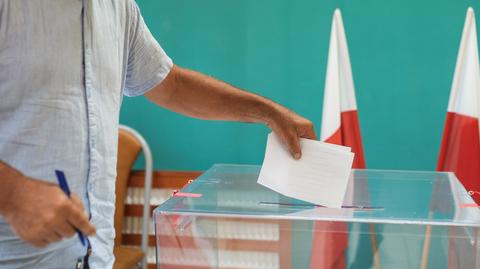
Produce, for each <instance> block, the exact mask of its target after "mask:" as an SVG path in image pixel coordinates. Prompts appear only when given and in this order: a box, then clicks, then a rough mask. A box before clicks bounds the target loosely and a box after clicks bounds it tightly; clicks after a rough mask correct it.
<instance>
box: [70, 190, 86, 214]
mask: <svg viewBox="0 0 480 269" xmlns="http://www.w3.org/2000/svg"><path fill="white" fill-rule="evenodd" d="M70 199H71V200H72V202H73V203H74V204H75V205H76V206H77V207H78V208H80V209H81V210H82V211H83V210H85V207H84V206H83V203H82V200H80V197H78V195H77V194H76V193H72V195H71V196H70Z"/></svg>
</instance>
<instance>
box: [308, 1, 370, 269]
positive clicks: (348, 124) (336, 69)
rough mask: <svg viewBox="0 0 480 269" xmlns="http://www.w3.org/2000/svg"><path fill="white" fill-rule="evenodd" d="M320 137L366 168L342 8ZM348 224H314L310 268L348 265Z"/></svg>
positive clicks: (336, 268)
mask: <svg viewBox="0 0 480 269" xmlns="http://www.w3.org/2000/svg"><path fill="white" fill-rule="evenodd" d="M320 140H321V141H324V142H328V143H332V144H338V145H344V146H348V147H351V148H352V152H354V153H355V159H354V161H353V167H354V168H365V158H364V155H363V147H362V140H361V136H360V127H359V122H358V115H357V104H356V98H355V89H354V85H353V77H352V70H351V66H350V57H349V54H348V47H347V40H346V37H345V30H344V27H343V21H342V15H341V13H340V10H338V9H337V10H335V12H334V15H333V19H332V29H331V34H330V47H329V51H328V64H327V74H326V80H325V93H324V100H323V113H322V127H321V132H320ZM347 247H348V226H347V224H346V223H342V222H316V223H315V225H314V233H313V241H312V255H311V260H310V268H311V269H344V268H346V250H347Z"/></svg>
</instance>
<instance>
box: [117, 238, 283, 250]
mask: <svg viewBox="0 0 480 269" xmlns="http://www.w3.org/2000/svg"><path fill="white" fill-rule="evenodd" d="M160 240H161V242H162V247H169V248H179V246H181V248H198V246H197V244H196V243H195V239H194V238H193V237H191V236H170V235H160ZM212 240H213V238H212ZM141 241H142V236H141V235H140V234H124V235H123V238H122V244H124V245H140V243H141ZM216 242H217V244H218V245H217V247H218V249H223V250H238V251H269V252H279V251H281V250H282V249H283V248H285V247H287V246H284V245H285V244H281V241H263V240H243V239H217V240H216ZM148 245H149V246H151V247H155V246H156V241H155V236H154V235H149V236H148ZM288 247H290V246H288Z"/></svg>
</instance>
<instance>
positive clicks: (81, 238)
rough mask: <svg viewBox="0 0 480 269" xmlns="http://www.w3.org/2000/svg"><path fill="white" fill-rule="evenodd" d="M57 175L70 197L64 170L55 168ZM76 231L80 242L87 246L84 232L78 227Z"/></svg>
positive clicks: (59, 183) (64, 190)
mask: <svg viewBox="0 0 480 269" xmlns="http://www.w3.org/2000/svg"><path fill="white" fill-rule="evenodd" d="M55 175H56V176H57V180H58V185H60V188H61V189H62V191H63V192H64V193H65V194H66V195H67V196H68V198H70V188H68V184H67V179H66V178H65V174H64V173H63V171H59V170H55ZM75 231H77V234H78V237H79V238H80V242H82V245H84V246H85V237H84V236H83V234H82V232H80V230H78V229H77V228H75Z"/></svg>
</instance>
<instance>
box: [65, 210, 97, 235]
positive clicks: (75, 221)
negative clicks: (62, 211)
mask: <svg viewBox="0 0 480 269" xmlns="http://www.w3.org/2000/svg"><path fill="white" fill-rule="evenodd" d="M68 221H69V222H70V224H72V225H73V226H74V227H76V228H77V229H79V230H80V231H81V232H82V233H84V234H86V235H94V234H95V227H94V226H93V225H92V224H91V223H90V222H89V221H88V217H87V214H85V212H83V210H81V209H79V208H78V207H76V206H75V207H72V211H71V213H70V215H69V217H68Z"/></svg>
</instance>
